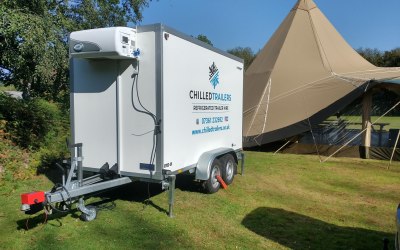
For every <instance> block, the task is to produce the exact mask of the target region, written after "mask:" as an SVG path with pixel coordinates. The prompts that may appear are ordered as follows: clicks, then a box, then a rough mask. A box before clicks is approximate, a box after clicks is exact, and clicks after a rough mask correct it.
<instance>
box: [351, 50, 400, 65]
mask: <svg viewBox="0 0 400 250" xmlns="http://www.w3.org/2000/svg"><path fill="white" fill-rule="evenodd" d="M357 52H358V53H359V54H360V55H361V56H362V57H364V58H365V59H366V60H368V61H369V62H370V63H372V64H373V65H375V66H378V67H400V48H396V49H392V50H390V51H385V52H382V51H380V50H378V49H370V48H359V49H357Z"/></svg>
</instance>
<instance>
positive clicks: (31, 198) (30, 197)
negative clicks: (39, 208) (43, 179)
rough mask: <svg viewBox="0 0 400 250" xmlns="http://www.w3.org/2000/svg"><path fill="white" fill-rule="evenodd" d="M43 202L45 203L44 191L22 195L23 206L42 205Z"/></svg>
mask: <svg viewBox="0 0 400 250" xmlns="http://www.w3.org/2000/svg"><path fill="white" fill-rule="evenodd" d="M43 201H44V192H43V191H37V192H31V193H25V194H21V203H22V204H28V205H34V204H39V203H42V202H43Z"/></svg>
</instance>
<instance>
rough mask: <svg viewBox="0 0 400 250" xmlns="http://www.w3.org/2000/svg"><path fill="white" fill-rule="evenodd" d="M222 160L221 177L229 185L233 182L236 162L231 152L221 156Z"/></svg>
mask: <svg viewBox="0 0 400 250" xmlns="http://www.w3.org/2000/svg"><path fill="white" fill-rule="evenodd" d="M221 161H222V171H221V174H222V176H221V177H222V179H223V180H224V182H225V183H226V184H227V185H229V184H231V183H232V182H233V179H234V178H235V174H236V172H237V163H236V161H235V158H234V157H233V156H232V155H231V154H226V155H224V156H223V157H222V158H221Z"/></svg>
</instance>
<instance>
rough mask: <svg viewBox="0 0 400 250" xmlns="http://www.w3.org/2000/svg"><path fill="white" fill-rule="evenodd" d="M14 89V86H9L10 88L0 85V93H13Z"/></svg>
mask: <svg viewBox="0 0 400 250" xmlns="http://www.w3.org/2000/svg"><path fill="white" fill-rule="evenodd" d="M15 90H16V88H15V87H14V85H10V86H4V85H3V84H2V83H0V91H15Z"/></svg>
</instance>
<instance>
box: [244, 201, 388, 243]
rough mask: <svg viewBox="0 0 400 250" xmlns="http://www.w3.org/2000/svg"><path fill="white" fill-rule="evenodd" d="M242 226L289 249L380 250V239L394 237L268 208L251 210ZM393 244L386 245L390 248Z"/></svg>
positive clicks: (381, 240)
mask: <svg viewBox="0 0 400 250" xmlns="http://www.w3.org/2000/svg"><path fill="white" fill-rule="evenodd" d="M377 216H378V215H377ZM242 224H243V225H244V226H245V227H246V228H248V229H249V230H251V231H253V232H255V233H257V234H258V235H261V236H263V237H265V238H267V239H269V240H272V241H275V242H277V243H279V244H281V245H284V246H286V247H289V248H291V249H382V248H383V239H384V238H386V239H392V238H393V235H391V234H388V233H385V232H379V231H373V230H367V229H363V228H352V227H340V226H337V225H334V224H329V223H326V222H324V221H321V220H317V219H314V218H311V217H308V216H304V215H301V214H298V213H294V212H290V211H286V210H284V209H280V208H270V207H260V208H257V209H255V210H253V211H252V212H251V213H250V214H248V215H247V216H246V217H245V218H244V219H243V221H242ZM392 242H393V241H391V242H390V244H389V245H393V243H392ZM389 247H390V246H389ZM389 249H390V248H389Z"/></svg>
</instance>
